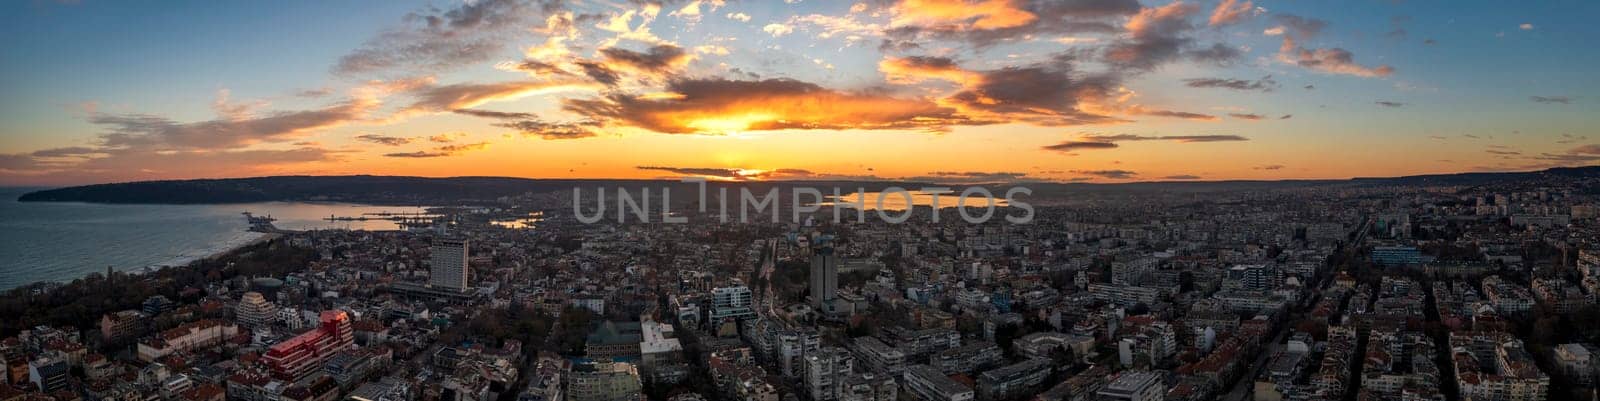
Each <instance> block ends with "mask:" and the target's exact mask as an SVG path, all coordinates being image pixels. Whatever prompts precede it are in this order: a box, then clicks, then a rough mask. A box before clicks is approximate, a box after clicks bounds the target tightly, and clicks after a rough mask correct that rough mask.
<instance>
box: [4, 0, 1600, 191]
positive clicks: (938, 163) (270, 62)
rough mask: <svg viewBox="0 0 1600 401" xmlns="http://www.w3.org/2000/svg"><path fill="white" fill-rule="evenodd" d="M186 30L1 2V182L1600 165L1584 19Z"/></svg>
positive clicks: (803, 5) (345, 22)
mask: <svg viewBox="0 0 1600 401" xmlns="http://www.w3.org/2000/svg"><path fill="white" fill-rule="evenodd" d="M191 6H193V7H180V6H179V5H174V4H159V5H140V4H122V3H102V2H93V1H86V2H82V3H78V2H62V4H58V3H54V2H47V1H41V2H17V3H13V4H9V5H8V6H6V7H7V8H8V10H7V12H6V13H5V15H6V16H7V17H5V18H6V21H4V23H5V24H6V25H7V26H9V28H7V30H6V32H7V34H8V35H10V36H11V37H12V38H13V39H14V40H13V41H12V42H19V43H17V44H15V45H11V46H8V49H7V52H6V55H5V57H0V76H4V78H3V79H4V81H3V83H0V88H4V92H5V93H6V94H5V95H4V100H3V107H0V184H6V185H46V186H54V185H67V184H84V183H100V182H120V181H135V180H156V179H183V178H215V177H243V176H262V175H284V174H311V175H335V174H382V175H419V176H434V177H440V176H468V175H488V176H516V177H537V178H657V177H678V176H711V177H718V178H730V177H736V178H734V179H827V178H848V179H863V180H878V179H885V180H887V179H902V178H917V177H922V178H926V177H938V176H940V175H941V174H939V173H941V172H944V173H950V172H963V173H985V174H999V176H1004V177H1010V178H1011V179H1014V180H1018V181H1051V182H1128V181H1172V180H1231V179H1300V178H1347V177H1354V176H1394V175H1407V174H1424V173H1440V172H1460V171H1509V170H1532V169H1540V168H1547V167H1557V166H1579V165H1590V164H1594V163H1595V162H1596V161H1597V160H1600V136H1597V135H1600V133H1594V132H1591V131H1593V126H1594V125H1595V122H1596V120H1595V117H1593V116H1595V115H1600V109H1597V107H1596V106H1595V105H1596V104H1597V103H1596V101H1595V100H1596V99H1597V97H1596V96H1600V95H1595V93H1600V78H1596V77H1595V76H1594V74H1592V73H1591V72H1590V70H1592V68H1584V67H1582V66H1591V65H1595V63H1596V62H1597V61H1600V51H1596V50H1595V48H1594V47H1593V46H1592V44H1591V43H1590V42H1591V41H1590V40H1589V39H1592V38H1594V37H1596V36H1597V35H1600V28H1596V27H1595V25H1593V24H1592V23H1590V22H1589V21H1587V20H1586V19H1584V18H1583V17H1582V16H1584V15H1590V14H1592V13H1593V12H1595V11H1600V8H1597V5H1596V4H1595V3H1593V2H1550V3H1538V4H1518V5H1510V4H1502V3H1498V2H1485V1H1469V2H1458V3H1452V4H1451V5H1450V7H1448V8H1440V7H1438V5H1437V4H1433V5H1428V4H1413V2H1382V1H1373V2H1362V3H1360V4H1339V3H1338V2H1273V1H1265V0H1257V1H1235V0H1226V1H1212V0H1198V1H1196V0H1180V1H1165V0H1160V1H1150V0H1144V1H1138V0H1111V1H1026V0H901V1H888V2H859V3H852V2H827V1H795V2H733V1H727V2H725V1H720V0H718V1H707V0H700V1H668V2H618V3H611V2H554V1H552V2H527V1H516V0H478V1H471V2H444V3H435V4H432V5H431V6H430V5H428V4H427V3H421V2H382V3H377V4H372V3H368V4H359V5H358V4H344V5H327V4H298V5H293V6H281V5H272V4H203V5H191ZM165 8H171V9H165ZM202 20H203V21H207V22H208V24H211V25H215V26H210V27H208V26H199V25H194V24H189V23H188V22H189V21H202ZM223 26H226V27H228V28H227V29H220V28H218V29H213V28H217V27H223ZM268 26H270V27H272V29H265V28H263V27H268ZM258 28H259V29H258ZM131 32H138V33H139V34H133V33H131ZM18 38H27V39H26V40H23V39H18ZM728 155H739V156H738V157H729V156H728ZM647 167H651V168H647ZM705 170H716V171H731V173H718V174H709V175H708V174H696V173H693V172H694V171H702V172H704V171H705Z"/></svg>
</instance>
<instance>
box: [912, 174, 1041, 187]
mask: <svg viewBox="0 0 1600 401" xmlns="http://www.w3.org/2000/svg"><path fill="white" fill-rule="evenodd" d="M1027 177H1028V174H1027V173H1018V172H1009V171H994V172H990V171H933V172H929V173H928V174H927V175H921V176H913V177H901V178H900V180H902V181H925V182H935V183H941V184H987V183H999V182H1016V181H1022V180H1026V179H1027Z"/></svg>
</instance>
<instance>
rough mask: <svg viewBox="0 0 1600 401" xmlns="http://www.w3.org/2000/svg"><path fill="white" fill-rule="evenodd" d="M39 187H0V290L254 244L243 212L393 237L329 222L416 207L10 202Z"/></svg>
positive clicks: (178, 262) (357, 224)
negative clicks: (336, 218)
mask: <svg viewBox="0 0 1600 401" xmlns="http://www.w3.org/2000/svg"><path fill="white" fill-rule="evenodd" d="M37 189H40V188H7V187H0V291H4V290H9V289H12V288H16V287H18V286H22V285H25V284H30V283H34V282H40V281H50V282H67V281H72V280H75V279H78V278H81V277H83V276H86V275H88V274H89V273H94V272H101V273H104V272H105V271H106V269H107V268H110V269H114V270H117V271H126V272H143V271H147V270H149V269H155V268H160V267H163V266H182V265H185V264H188V263H189V262H191V261H194V260H197V259H200V258H204V257H207V256H211V255H216V254H220V253H224V252H227V251H229V250H232V249H234V248H237V247H240V246H243V245H246V244H249V243H251V242H253V241H257V240H259V239H261V237H262V236H264V235H265V234H261V233H255V232H250V231H247V230H246V229H247V228H249V224H248V223H247V222H246V221H245V218H244V215H243V214H242V213H244V212H250V213H252V214H255V215H257V216H264V215H270V216H272V217H273V218H275V219H277V221H276V222H275V223H274V224H275V225H276V226H277V227H278V228H282V229H289V230H308V229H332V228H342V229H353V230H395V229H399V227H398V226H397V225H396V224H395V223H394V222H391V221H387V220H367V221H328V220H326V219H327V218H328V217H329V216H341V217H356V216H361V215H362V214H364V213H380V212H395V213H399V212H421V211H424V210H423V208H421V207H397V206H372V205H357V204H349V203H314V202H262V203H237V204H224V205H112V204H98V203H82V202H17V197H19V196H21V195H22V194H25V193H28V192H30V191H34V190H37Z"/></svg>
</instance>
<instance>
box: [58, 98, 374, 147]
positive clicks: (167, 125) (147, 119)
mask: <svg viewBox="0 0 1600 401" xmlns="http://www.w3.org/2000/svg"><path fill="white" fill-rule="evenodd" d="M376 106H377V105H376V104H375V103H370V102H365V101H349V102H345V103H340V104H336V105H333V106H328V107H324V108H321V109H314V110H301V111H287V112H278V113H271V114H268V115H265V116H260V117H254V118H244V119H217V120H210V121H201V122H194V123H179V122H176V121H172V120H169V119H166V118H164V117H158V116H152V115H145V114H101V113H95V114H91V115H90V116H89V123H91V124H95V125H99V126H102V127H105V128H107V129H108V130H109V132H107V133H105V134H103V135H101V137H100V138H101V141H102V142H103V143H102V144H103V145H104V146H106V147H111V148H124V147H141V148H144V147H148V148H151V149H154V150H160V149H217V148H232V147H240V146H245V145H249V144H252V143H256V142H282V141H286V140H287V139H290V138H292V137H294V136H295V135H296V134H299V133H303V132H307V131H312V130H317V129H323V128H330V127H334V126H338V125H342V124H345V123H349V122H352V121H355V120H357V119H360V118H361V117H362V116H363V115H365V114H366V113H367V112H368V111H370V110H371V109H373V108H375V107H376Z"/></svg>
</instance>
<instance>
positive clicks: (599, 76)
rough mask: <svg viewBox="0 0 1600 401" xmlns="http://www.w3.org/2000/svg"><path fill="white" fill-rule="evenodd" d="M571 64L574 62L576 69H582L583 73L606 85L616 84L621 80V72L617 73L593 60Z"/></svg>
mask: <svg viewBox="0 0 1600 401" xmlns="http://www.w3.org/2000/svg"><path fill="white" fill-rule="evenodd" d="M573 64H576V65H577V66H578V69H579V70H582V71H583V75H586V76H588V77H589V78H590V79H593V80H594V81H595V82H599V83H602V84H605V85H606V86H616V85H617V82H618V81H621V80H622V74H618V73H617V72H616V71H614V70H612V69H611V67H607V66H606V65H605V64H600V63H596V62H593V61H577V62H574V63H573Z"/></svg>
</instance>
